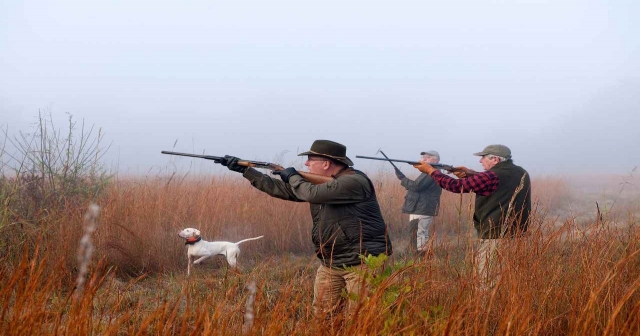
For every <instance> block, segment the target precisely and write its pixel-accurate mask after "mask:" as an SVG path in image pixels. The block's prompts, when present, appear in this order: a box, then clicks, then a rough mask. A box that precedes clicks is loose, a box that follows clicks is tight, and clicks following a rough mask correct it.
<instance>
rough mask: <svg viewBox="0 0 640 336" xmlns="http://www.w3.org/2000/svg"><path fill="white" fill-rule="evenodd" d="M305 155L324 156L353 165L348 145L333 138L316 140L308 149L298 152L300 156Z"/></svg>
mask: <svg viewBox="0 0 640 336" xmlns="http://www.w3.org/2000/svg"><path fill="white" fill-rule="evenodd" d="M303 155H317V156H324V157H328V158H330V159H333V160H335V161H338V162H341V163H344V164H346V165H347V166H353V161H351V159H349V158H348V157H347V147H346V146H345V145H343V144H339V143H337V142H334V141H331V140H316V141H314V142H313V144H312V145H311V148H310V149H309V150H308V151H306V152H304V153H300V154H298V156H303Z"/></svg>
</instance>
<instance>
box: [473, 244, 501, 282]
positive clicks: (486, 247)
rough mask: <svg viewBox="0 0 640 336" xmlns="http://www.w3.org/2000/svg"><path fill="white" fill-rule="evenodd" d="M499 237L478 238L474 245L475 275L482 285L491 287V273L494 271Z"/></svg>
mask: <svg viewBox="0 0 640 336" xmlns="http://www.w3.org/2000/svg"><path fill="white" fill-rule="evenodd" d="M499 241H500V239H478V240H477V241H476V242H475V246H474V262H475V266H476V272H477V275H478V276H479V277H480V281H481V282H482V284H483V286H486V287H491V286H492V284H493V282H494V281H493V280H492V279H493V277H492V273H493V272H494V271H495V268H496V266H497V265H496V264H497V259H498V258H497V257H498V251H497V249H498V243H499Z"/></svg>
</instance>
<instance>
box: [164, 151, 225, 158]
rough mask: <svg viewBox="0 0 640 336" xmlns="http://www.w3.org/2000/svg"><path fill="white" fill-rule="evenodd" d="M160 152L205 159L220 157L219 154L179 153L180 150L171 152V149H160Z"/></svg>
mask: <svg viewBox="0 0 640 336" xmlns="http://www.w3.org/2000/svg"><path fill="white" fill-rule="evenodd" d="M160 153H162V154H169V155H179V156H189V157H194V158H200V159H207V160H220V159H222V158H221V157H219V156H213V155H199V154H191V153H180V152H171V151H162V152H160Z"/></svg>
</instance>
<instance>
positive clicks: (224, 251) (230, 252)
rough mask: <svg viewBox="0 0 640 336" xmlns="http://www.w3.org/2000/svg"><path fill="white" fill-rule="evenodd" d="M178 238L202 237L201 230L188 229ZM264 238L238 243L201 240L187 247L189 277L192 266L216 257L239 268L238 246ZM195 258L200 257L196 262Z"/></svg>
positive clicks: (179, 234)
mask: <svg viewBox="0 0 640 336" xmlns="http://www.w3.org/2000/svg"><path fill="white" fill-rule="evenodd" d="M178 236H180V237H181V238H184V239H189V238H198V237H200V230H198V229H194V228H186V229H184V230H182V231H180V232H178ZM262 237H264V236H260V237H255V238H248V239H243V240H241V241H239V242H237V243H232V242H226V241H215V242H208V241H206V240H204V239H201V240H200V241H199V242H197V243H194V244H188V245H187V247H188V248H187V262H188V263H187V275H190V274H191V264H199V263H201V262H202V261H203V260H205V259H207V258H209V257H212V256H215V255H224V256H226V257H227V262H228V263H229V266H231V267H233V268H236V267H237V266H238V255H240V247H239V246H238V245H240V244H242V243H244V242H246V241H249V240H256V239H260V238H262ZM193 257H199V258H198V259H196V260H195V261H194V260H193Z"/></svg>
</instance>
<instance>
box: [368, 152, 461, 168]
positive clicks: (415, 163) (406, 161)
mask: <svg viewBox="0 0 640 336" xmlns="http://www.w3.org/2000/svg"><path fill="white" fill-rule="evenodd" d="M385 156H386V155H385ZM356 158H358V159H367V160H380V161H389V162H404V163H408V164H410V165H417V164H420V162H418V161H409V160H397V159H389V158H386V157H384V158H379V157H375V156H362V155H356ZM392 164H393V163H392ZM429 164H430V165H431V167H433V168H436V169H444V170H446V171H450V172H454V171H457V169H455V168H454V167H453V166H451V165H448V164H442V163H429ZM394 167H395V165H394Z"/></svg>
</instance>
